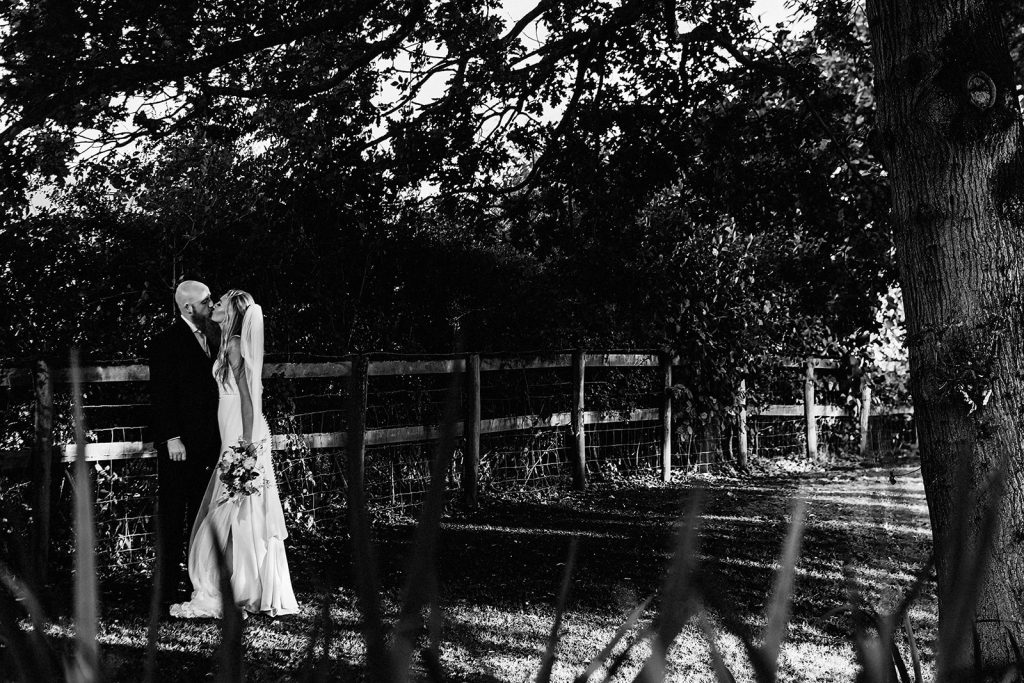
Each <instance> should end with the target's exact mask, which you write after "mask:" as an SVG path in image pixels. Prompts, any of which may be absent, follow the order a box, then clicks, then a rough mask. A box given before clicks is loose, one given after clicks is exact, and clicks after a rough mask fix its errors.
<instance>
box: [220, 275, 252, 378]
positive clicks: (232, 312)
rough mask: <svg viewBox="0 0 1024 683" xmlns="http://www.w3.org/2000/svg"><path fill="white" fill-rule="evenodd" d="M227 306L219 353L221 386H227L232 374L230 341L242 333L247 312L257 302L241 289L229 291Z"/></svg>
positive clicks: (222, 325) (221, 325) (221, 327)
mask: <svg viewBox="0 0 1024 683" xmlns="http://www.w3.org/2000/svg"><path fill="white" fill-rule="evenodd" d="M226 296H227V298H228V299H227V305H226V306H225V307H224V322H222V323H221V324H220V351H218V352H217V356H218V359H219V360H220V367H219V368H218V374H219V377H218V378H217V379H219V380H220V382H221V384H227V381H228V373H229V372H231V366H230V363H228V341H229V340H230V339H231V338H232V337H234V336H235V335H237V334H240V333H241V332H242V320H243V319H244V318H245V310H246V309H247V308H249V306H251V305H253V304H254V303H256V302H255V300H254V299H253V298H252V294H250V293H249V292H245V291H243V290H241V289H229V290H228V293H227V294H226Z"/></svg>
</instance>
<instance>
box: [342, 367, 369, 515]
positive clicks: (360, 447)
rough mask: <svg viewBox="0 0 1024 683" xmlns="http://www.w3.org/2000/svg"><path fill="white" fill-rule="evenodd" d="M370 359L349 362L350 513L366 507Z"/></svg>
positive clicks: (346, 451) (348, 448) (348, 450)
mask: <svg viewBox="0 0 1024 683" xmlns="http://www.w3.org/2000/svg"><path fill="white" fill-rule="evenodd" d="M368 366H369V359H368V358H367V357H366V356H365V355H358V356H355V357H354V358H353V359H352V373H351V375H350V378H349V395H348V442H347V443H346V444H345V454H346V457H347V459H348V499H349V506H350V507H351V508H352V510H353V511H355V510H357V509H358V510H362V509H363V508H364V507H365V505H366V489H365V487H364V482H363V480H364V478H365V476H366V392H367V388H368V386H369V380H370V378H369V373H368Z"/></svg>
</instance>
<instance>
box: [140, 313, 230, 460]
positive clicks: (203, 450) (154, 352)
mask: <svg viewBox="0 0 1024 683" xmlns="http://www.w3.org/2000/svg"><path fill="white" fill-rule="evenodd" d="M213 336H215V335H209V336H208V337H207V343H208V344H209V345H210V346H211V349H210V351H211V353H210V356H211V357H210V358H207V356H206V354H205V353H204V352H203V348H202V346H200V345H199V341H198V340H197V339H196V336H195V333H193V332H192V329H191V328H190V327H189V326H188V325H187V324H186V323H185V321H184V320H182V319H181V318H178V320H177V321H175V323H174V325H173V326H171V327H170V328H169V329H167V330H165V331H164V332H161V333H160V334H158V335H157V336H156V337H154V338H153V342H152V344H151V345H150V360H149V384H150V393H151V397H152V405H153V414H152V419H151V420H150V423H151V424H150V427H151V435H152V437H153V442H154V443H155V444H156V445H157V452H158V454H159V455H160V457H162V458H166V457H167V443H166V442H167V440H168V439H171V438H174V437H176V436H177V437H181V440H182V442H183V443H184V444H185V453H186V462H187V463H188V465H189V469H192V467H201V468H203V469H206V468H209V467H212V466H213V465H214V464H215V463H216V461H217V457H218V455H219V454H220V428H219V426H218V425H217V402H218V400H219V396H218V392H217V381H216V380H215V379H214V377H213V359H214V358H216V355H217V354H216V346H215V344H216V342H217V341H218V340H216V339H212V338H211V337H213Z"/></svg>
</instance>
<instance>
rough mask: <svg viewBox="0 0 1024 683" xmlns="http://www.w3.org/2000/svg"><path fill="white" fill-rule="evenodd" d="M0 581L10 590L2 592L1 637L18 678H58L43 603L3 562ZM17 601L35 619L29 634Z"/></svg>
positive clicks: (0, 601)
mask: <svg viewBox="0 0 1024 683" xmlns="http://www.w3.org/2000/svg"><path fill="white" fill-rule="evenodd" d="M0 583H2V584H3V587H4V588H5V589H6V590H7V592H8V593H9V595H7V594H4V595H0V640H2V641H3V643H4V644H5V645H6V648H7V653H8V655H9V656H10V657H11V658H12V659H13V663H14V666H15V669H16V670H17V674H18V675H17V679H18V680H22V681H33V682H34V681H37V680H55V679H56V678H57V677H58V676H57V671H56V668H55V666H54V662H55V659H56V658H55V655H54V651H53V648H52V647H51V646H50V643H49V642H48V641H47V640H46V637H45V636H44V635H43V634H44V628H45V624H46V618H45V616H44V614H43V607H42V605H41V604H40V602H39V600H38V599H36V596H35V594H33V593H32V591H31V590H30V589H29V587H28V586H27V585H25V583H24V582H23V581H21V580H19V579H18V578H17V577H16V576H14V574H12V573H11V571H10V570H9V569H8V568H7V567H6V566H5V565H3V564H0ZM12 598H13V600H12ZM15 600H16V601H17V602H19V603H21V605H22V606H23V607H24V608H25V610H26V611H27V612H28V616H29V619H30V621H31V622H32V630H31V631H30V632H28V633H25V632H24V631H23V630H22V628H21V625H20V624H19V623H18V622H19V615H18V612H19V611H20V610H18V609H17V606H16V605H15V604H14V601H15ZM0 661H3V660H0Z"/></svg>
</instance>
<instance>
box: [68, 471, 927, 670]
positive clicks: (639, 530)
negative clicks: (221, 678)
mask: <svg viewBox="0 0 1024 683" xmlns="http://www.w3.org/2000/svg"><path fill="white" fill-rule="evenodd" d="M909 469H910V467H909V466H908V467H904V468H902V469H900V470H898V471H897V474H899V473H900V472H907V470H909ZM698 486H702V487H704V488H705V489H706V491H707V500H706V501H705V505H704V515H703V520H702V525H701V545H700V553H701V559H702V562H701V565H702V572H703V574H702V580H703V582H704V583H705V585H706V586H707V588H708V591H709V592H710V593H711V594H712V595H714V596H717V598H716V600H715V604H716V605H718V606H719V609H718V611H716V610H713V609H710V608H709V615H708V616H709V619H710V621H711V623H712V625H713V626H715V630H716V632H717V633H718V647H719V648H720V650H721V651H722V653H723V656H724V658H725V661H726V663H727V665H728V666H729V668H730V669H731V670H732V672H733V673H734V674H735V675H736V677H737V680H741V681H743V680H752V675H751V671H750V668H749V666H748V664H747V659H746V656H745V654H744V649H743V646H742V645H741V644H740V642H739V640H738V639H737V638H736V637H733V636H731V635H727V634H725V631H724V627H723V626H722V623H723V622H724V621H725V620H724V619H723V613H722V611H721V609H722V606H728V609H729V610H730V611H731V612H732V614H733V616H734V617H735V618H736V619H738V620H739V622H741V623H742V624H745V625H747V626H749V627H750V628H751V629H752V630H753V632H754V633H758V632H759V629H760V627H761V625H762V624H763V621H764V611H765V604H766V602H767V601H768V600H769V597H770V594H771V587H772V581H773V576H774V566H775V562H776V559H777V557H778V555H779V552H780V549H781V546H782V541H783V538H784V536H785V533H786V529H787V524H788V519H789V511H790V508H791V505H792V500H793V499H794V498H796V497H800V498H803V499H804V500H806V501H807V503H808V507H807V511H808V515H807V524H806V530H805V534H804V540H803V548H802V553H801V559H800V562H799V565H798V574H797V579H796V587H795V592H794V596H793V618H792V621H791V625H790V630H789V637H788V640H787V642H786V644H785V645H784V648H783V654H782V660H781V670H780V679H781V680H793V681H797V680H806V681H852V680H853V678H854V676H855V672H856V669H855V666H854V653H853V647H852V640H851V638H850V636H849V626H850V624H849V620H848V618H847V617H844V616H828V612H829V610H831V609H833V608H835V607H837V606H839V605H842V604H844V603H845V602H846V601H847V599H848V598H847V596H848V592H847V591H848V585H849V579H848V578H847V576H848V575H849V576H851V577H852V580H853V581H854V583H856V584H857V585H858V586H859V588H860V590H861V591H862V592H863V594H864V596H865V598H866V600H867V602H868V603H869V604H872V605H875V606H877V607H879V608H885V607H889V606H891V605H893V604H894V603H895V601H896V599H897V596H898V595H900V594H901V593H902V592H903V591H904V590H905V589H906V588H907V587H908V586H909V585H910V583H911V582H912V580H913V576H914V573H915V571H916V569H917V567H919V566H920V564H921V563H922V562H923V561H924V560H925V559H926V558H927V556H928V552H929V549H930V532H929V527H928V511H927V507H926V505H925V499H924V491H923V488H922V484H921V480H920V476H919V474H917V473H910V474H906V475H904V476H899V477H898V478H897V479H896V483H895V484H893V483H891V481H890V470H888V469H885V470H881V469H878V470H849V471H837V472H827V473H806V474H800V475H793V476H776V477H762V478H754V479H744V480H737V479H729V478H722V477H711V476H708V477H696V478H695V477H687V478H685V479H681V480H680V481H678V482H674V483H672V484H668V485H662V484H659V483H653V482H644V483H637V482H633V483H622V482H620V483H617V484H615V485H614V486H612V485H602V484H598V485H595V486H593V488H592V489H591V490H589V491H587V492H585V493H568V492H564V491H559V492H557V493H551V494H536V493H532V494H531V493H517V494H504V495H502V496H500V497H493V496H492V497H488V498H485V499H484V502H483V503H482V506H481V508H480V509H479V510H477V511H474V512H471V513H469V512H461V511H455V512H452V513H451V514H450V515H449V516H447V517H446V518H445V522H444V524H443V528H442V533H441V539H440V548H439V553H440V558H439V559H440V562H439V578H440V584H441V596H442V609H443V611H444V620H443V628H442V632H441V657H442V665H443V667H444V669H445V672H446V675H447V676H448V680H453V681H524V680H531V679H532V678H533V677H534V676H535V675H536V671H537V668H538V664H539V662H540V659H541V655H542V653H543V650H544V646H545V643H546V640H547V635H548V632H549V630H550V629H551V624H552V621H553V618H554V612H555V609H554V604H555V601H556V593H557V591H558V587H559V581H560V576H561V572H562V563H563V562H564V561H565V558H566V553H567V549H568V546H569V543H570V540H571V538H572V537H573V536H578V537H579V539H580V545H579V553H578V557H577V563H576V571H575V573H574V577H573V583H572V589H571V594H570V597H569V602H568V609H567V613H566V615H565V617H564V621H563V628H562V635H561V639H560V642H559V645H558V650H557V657H558V660H557V663H556V665H555V669H554V674H555V675H554V679H555V680H563V681H564V680H572V679H573V678H574V677H575V676H576V675H577V674H579V673H580V672H581V671H582V670H583V669H584V668H585V666H586V664H587V662H588V661H589V660H590V658H591V657H593V656H594V655H595V654H596V653H597V652H598V651H599V650H600V649H601V647H602V646H603V645H604V643H606V642H607V641H608V640H609V639H610V638H611V636H612V634H613V633H614V632H615V629H616V627H617V626H618V625H619V624H620V623H621V622H622V621H623V620H624V619H625V617H626V615H627V614H628V613H629V612H630V611H631V609H632V608H633V607H634V606H635V605H637V604H638V603H639V602H640V601H642V600H643V599H644V598H646V597H647V596H649V595H651V594H653V593H654V592H655V591H657V589H658V588H659V586H660V583H661V580H662V574H663V570H664V568H665V567H666V565H667V563H668V560H669V557H670V553H671V550H672V544H673V541H674V536H675V529H676V524H677V522H678V520H679V517H680V512H681V510H682V509H683V507H684V504H685V502H686V501H687V499H688V498H689V496H691V495H692V494H693V491H694V489H695V487H698ZM412 533H413V525H412V524H411V523H393V524H387V525H381V526H379V527H378V528H377V538H376V541H377V545H376V547H377V552H378V558H377V559H378V564H379V565H380V576H381V580H382V583H383V586H384V590H385V594H386V595H385V605H386V607H387V609H388V610H389V612H388V616H389V617H391V616H393V614H394V611H395V602H396V600H397V597H398V594H399V591H400V588H401V585H402V581H403V573H404V568H405V566H406V563H407V556H408V553H409V547H410V540H411V538H412ZM296 541H297V543H296V544H295V545H294V546H292V547H290V548H289V553H290V555H289V559H290V562H291V564H292V577H293V579H294V581H295V584H296V589H297V592H298V593H299V601H300V603H302V605H303V610H302V613H301V614H300V615H296V616H294V617H288V618H284V619H280V620H272V619H269V618H265V617H259V616H257V617H253V618H250V619H249V620H248V621H247V622H246V624H245V635H244V642H245V667H246V677H247V679H248V680H253V681H265V680H282V679H283V680H289V679H292V678H302V677H303V673H304V672H303V665H304V664H303V663H304V661H306V655H307V654H309V652H308V650H309V644H310V633H311V632H312V631H313V630H314V623H315V622H316V615H317V611H318V610H319V609H320V605H321V604H322V602H323V593H322V591H320V590H318V588H317V587H318V586H323V585H341V586H342V588H340V589H337V590H334V591H332V592H331V593H330V601H331V607H330V609H331V614H332V617H333V621H334V623H335V630H334V633H333V635H332V643H331V647H330V650H329V653H328V657H327V659H326V661H324V662H322V664H323V665H324V666H325V668H324V669H323V670H322V671H323V672H324V673H327V674H328V675H329V677H330V678H342V679H352V680H354V679H358V677H359V673H358V669H359V663H360V661H361V656H362V654H361V653H362V645H361V641H360V637H359V632H358V623H359V618H358V614H357V611H356V609H355V599H354V595H353V592H352V590H351V588H350V586H351V585H352V584H351V578H350V576H349V573H348V571H349V567H348V559H347V553H348V548H347V547H346V545H345V544H344V543H342V542H328V543H315V542H310V541H305V542H302V539H296ZM146 590H147V586H146V585H145V582H144V580H142V579H138V580H136V581H134V582H133V581H121V582H118V583H116V584H114V583H112V582H107V583H106V584H105V585H104V592H103V620H102V628H101V644H102V647H103V657H104V666H105V669H106V672H107V674H108V676H109V678H110V679H113V680H125V681H128V680H138V679H139V678H141V672H142V667H143V663H144V660H145V647H146V626H147V614H146V612H147V609H148V598H147V597H146V593H145V592H146ZM654 613H655V610H654V608H653V607H652V608H650V609H649V610H648V613H647V614H646V615H645V617H644V619H642V621H641V625H646V624H647V623H649V621H650V617H652V616H653V615H654ZM935 615H936V603H935V594H934V586H931V585H929V586H927V587H926V589H925V592H924V594H923V595H922V596H921V597H920V598H919V599H918V601H917V602H916V603H915V605H914V607H913V608H912V609H911V612H910V616H911V620H912V622H913V624H914V627H915V629H916V631H917V636H918V638H917V639H918V645H919V647H921V650H922V655H923V658H924V664H925V668H926V671H925V675H926V678H927V677H928V676H929V673H930V667H931V659H932V649H933V646H934V639H935V632H936V616H935ZM69 623H70V621H69V619H68V618H62V619H60V620H59V621H58V622H57V624H55V625H54V627H53V628H52V632H53V635H54V636H56V637H57V638H58V639H61V636H67V635H68V634H69V627H68V624H69ZM219 634H220V630H219V624H218V623H217V622H213V621H209V622H181V621H171V622H167V623H164V624H163V625H162V626H161V630H160V639H159V645H160V653H159V660H158V661H159V667H160V675H161V678H162V679H164V680H178V681H184V680H202V679H204V678H206V677H208V676H210V675H211V672H212V671H213V670H215V668H216V652H217V648H218V645H219ZM620 649H621V648H620ZM322 654H323V653H322V647H319V646H318V647H317V648H316V650H315V658H316V659H319V658H320V657H321V656H322ZM644 654H645V651H644V649H643V648H642V647H638V648H636V649H635V651H634V652H633V653H632V654H631V655H630V657H629V658H628V659H627V665H626V667H625V669H626V670H627V671H629V672H631V673H635V672H636V671H637V670H638V664H639V662H641V661H642V657H643V655H644ZM669 660H670V664H669V666H670V668H669V670H668V671H667V672H666V674H667V676H666V677H667V680H671V681H713V680H714V677H713V674H712V672H711V668H710V665H709V661H710V658H709V654H708V645H707V640H706V638H705V637H704V635H703V634H702V633H701V632H700V631H699V629H698V628H697V627H696V626H694V625H691V626H689V627H687V628H686V629H685V630H684V631H683V633H682V635H681V637H680V638H679V639H678V640H677V641H676V643H675V644H674V645H673V647H672V648H671V650H670V652H669ZM307 665H308V663H307ZM307 672H308V670H307ZM418 675H419V677H421V678H422V677H423V674H422V671H419V672H418ZM631 678H632V676H628V677H627V676H624V675H622V674H620V676H619V677H618V679H617V680H630V679H631ZM592 680H602V676H601V675H600V674H597V675H595V676H594V678H593V679H592Z"/></svg>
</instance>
